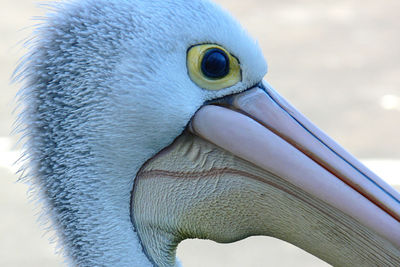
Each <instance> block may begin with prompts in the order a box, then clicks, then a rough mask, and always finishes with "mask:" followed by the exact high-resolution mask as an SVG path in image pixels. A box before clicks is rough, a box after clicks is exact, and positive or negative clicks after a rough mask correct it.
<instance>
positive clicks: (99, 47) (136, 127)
mask: <svg viewBox="0 0 400 267" xmlns="http://www.w3.org/2000/svg"><path fill="white" fill-rule="evenodd" d="M53 9H54V10H53V11H51V12H49V13H48V14H47V16H46V18H45V19H44V21H43V23H42V24H41V25H39V26H38V27H37V28H36V30H35V38H34V39H33V41H32V42H31V44H30V53H29V54H28V55H27V56H26V58H25V60H24V61H23V63H22V64H21V66H20V67H19V70H18V72H17V73H19V74H17V77H21V79H22V80H23V82H24V86H23V89H22V90H21V92H20V101H21V102H22V105H23V112H22V113H21V121H22V124H23V125H25V130H24V132H25V135H26V137H25V138H26V139H25V140H26V144H27V145H26V154H27V158H28V161H29V166H28V167H26V168H27V170H28V178H29V179H31V181H33V183H34V187H35V188H36V189H39V190H38V191H39V192H40V193H39V194H40V197H41V198H43V199H45V201H46V205H45V207H46V208H45V212H46V213H47V214H48V215H49V216H50V217H51V219H52V222H53V226H54V227H55V228H56V229H57V233H58V236H59V237H60V241H61V242H62V245H63V246H64V247H65V248H66V255H67V257H68V258H69V261H70V263H71V264H74V265H79V266H150V265H151V263H150V262H149V260H148V259H147V257H146V256H145V254H144V253H143V252H142V247H141V245H140V242H139V239H138V236H137V235H136V233H135V229H134V228H133V226H132V223H131V219H130V198H131V190H132V187H133V182H134V178H135V176H136V173H137V171H138V170H139V168H140V167H141V166H142V165H143V163H144V162H145V161H146V160H148V159H149V158H151V157H152V156H153V155H154V154H156V153H157V152H158V151H160V150H161V149H162V148H164V147H165V146H167V145H168V144H170V143H171V142H172V141H173V140H174V139H175V138H176V137H177V136H178V135H179V134H180V133H181V132H182V130H183V129H184V128H185V126H186V125H187V123H188V121H189V120H190V118H191V117H192V116H193V114H194V113H195V112H196V110H197V109H198V108H199V107H200V106H201V105H202V104H203V103H204V101H206V100H209V99H211V98H217V97H221V96H223V95H227V94H231V93H234V92H239V91H243V90H245V89H247V88H249V87H250V86H252V85H254V84H255V83H257V82H259V81H260V80H261V79H262V77H263V76H264V75H265V73H266V63H265V61H264V59H263V57H262V54H261V51H260V49H259V47H258V46H257V44H256V43H255V41H253V40H252V39H251V38H250V37H249V36H248V35H247V33H246V32H245V31H244V30H243V29H242V28H241V27H240V25H239V24H238V23H237V22H236V21H235V20H233V19H232V18H231V16H230V15H228V14H227V13H226V12H225V11H223V10H221V9H220V8H219V7H217V6H216V5H215V4H213V3H211V2H209V1H205V0H204V1H203V0H193V1H187V0H165V1H150V0H148V1H146V0H142V1H140V0H131V1H128V0H83V1H68V2H64V3H55V4H54V8H53ZM198 43H217V44H219V45H222V46H224V47H225V48H226V49H228V50H229V51H230V52H231V53H232V54H233V55H235V56H236V57H237V58H238V59H239V60H240V63H241V67H242V75H243V80H242V82H240V83H238V84H237V85H235V86H233V87H231V88H227V89H224V90H221V91H219V92H211V91H206V90H203V89H200V88H199V87H197V86H196V85H195V84H194V83H193V82H192V81H191V80H190V78H189V76H188V74H187V69H186V51H187V49H188V48H189V47H190V46H192V45H195V44H198ZM250 69H251V71H250ZM149 205H151V203H149Z"/></svg>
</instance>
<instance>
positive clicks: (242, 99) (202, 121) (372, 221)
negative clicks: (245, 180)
mask: <svg viewBox="0 0 400 267" xmlns="http://www.w3.org/2000/svg"><path fill="white" fill-rule="evenodd" d="M228 101H229V103H230V107H229V108H227V107H222V106H217V105H207V106H204V107H202V108H201V109H200V110H199V111H198V112H197V113H196V115H195V116H194V118H193V120H192V123H191V130H192V132H194V133H195V134H197V135H199V136H201V137H203V138H204V139H206V140H208V141H210V142H212V143H214V144H215V145H217V146H219V147H221V148H223V149H225V150H227V151H229V152H231V153H233V154H235V155H236V156H239V157H241V158H243V159H245V160H247V161H249V162H252V163H253V164H255V165H257V166H258V167H260V168H263V169H264V170H267V171H269V172H271V173H273V174H275V175H277V176H279V177H281V178H282V179H285V180H287V181H288V182H290V183H292V184H293V185H295V186H297V187H298V188H299V189H302V190H304V191H306V192H308V193H309V194H312V195H313V196H315V197H317V198H319V199H320V200H321V201H324V202H325V203H327V204H329V205H331V206H333V207H335V208H337V209H339V210H341V211H342V212H344V213H346V214H347V215H349V216H351V217H353V218H354V219H355V220H357V221H359V222H360V223H361V224H363V225H365V226H367V227H368V228H369V229H371V230H373V231H375V232H376V233H377V234H379V235H381V236H382V237H383V238H385V239H387V240H388V241H390V242H391V243H392V244H393V245H394V246H395V247H397V248H400V194H399V193H398V192H397V191H396V190H395V189H393V188H392V187H391V186H390V185H388V184H386V183H385V182H384V181H383V180H382V179H380V178H379V177H378V176H376V175H375V174H374V173H372V172H371V171H370V170H369V169H367V168H366V167H365V166H364V165H362V164H361V163H360V162H359V161H358V160H357V159H355V158H354V157H353V156H352V155H350V154H349V153H348V152H347V151H345V150H344V149H343V148H342V147H341V146H339V145H338V144H337V143H336V142H335V141H333V140H332V139H331V138H329V137H328V136H327V135H326V134H325V133H323V132H322V131H321V130H320V129H318V127H316V126H315V125H314V124H312V123H311V122H310V121H309V120H308V119H307V118H306V117H304V116H303V115H302V114H301V113H300V112H298V111H297V110H296V109H295V108H294V107H292V106H291V105H290V104H289V103H287V102H286V101H285V100H284V99H283V98H282V97H281V96H280V95H279V94H278V93H277V92H276V91H275V90H274V89H272V87H271V86H270V85H268V84H267V83H264V84H262V85H259V86H257V87H254V88H252V89H250V90H247V91H245V92H243V93H240V94H237V95H233V96H230V97H229V98H228Z"/></svg>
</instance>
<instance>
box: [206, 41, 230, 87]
mask: <svg viewBox="0 0 400 267" xmlns="http://www.w3.org/2000/svg"><path fill="white" fill-rule="evenodd" d="M201 71H202V72H203V74H204V75H205V76H207V77H209V78H213V79H219V78H223V77H225V76H226V75H227V74H228V73H229V58H228V56H227V55H226V53H225V52H224V51H222V50H220V49H216V48H214V49H210V50H208V51H207V52H206V54H205V55H204V57H203V61H202V62H201Z"/></svg>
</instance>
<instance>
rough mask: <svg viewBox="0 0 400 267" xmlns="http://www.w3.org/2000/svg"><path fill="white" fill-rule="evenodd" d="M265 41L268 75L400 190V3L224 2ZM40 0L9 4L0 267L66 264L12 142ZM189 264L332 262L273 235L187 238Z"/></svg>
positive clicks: (0, 56) (0, 84)
mask: <svg viewBox="0 0 400 267" xmlns="http://www.w3.org/2000/svg"><path fill="white" fill-rule="evenodd" d="M216 1H217V2H218V3H220V4H221V5H223V6H224V7H225V8H226V9H228V10H229V11H230V12H231V13H232V14H233V15H234V16H236V17H237V18H238V19H239V20H240V21H241V22H242V24H243V25H244V26H245V27H246V28H247V29H248V30H249V32H250V33H251V34H252V35H253V36H254V37H255V38H256V39H258V40H259V42H260V44H261V47H262V49H263V51H264V55H265V57H266V58H267V60H268V62H269V73H268V75H267V76H266V79H267V80H268V81H269V82H270V83H271V84H272V85H273V86H274V87H275V89H277V90H278V91H279V92H280V93H281V94H282V95H283V96H285V97H286V98H287V99H288V100H289V101H290V102H292V104H294V105H295V106H297V107H298V109H299V110H301V111H302V112H303V113H304V114H305V115H306V116H307V117H309V118H310V119H311V120H312V121H314V122H315V123H316V124H317V125H318V126H319V127H320V128H322V129H323V130H324V131H326V132H327V133H328V134H329V135H330V136H331V137H333V138H334V139H335V140H337V141H338V142H339V143H340V144H342V145H343V146H344V147H345V148H347V149H348V150H350V151H351V152H352V153H353V154H355V156H356V157H357V158H360V159H362V161H363V162H364V163H365V164H367V166H369V167H370V168H371V169H373V170H374V171H375V172H377V173H378V174H380V175H381V177H383V178H384V179H386V180H387V181H388V182H389V183H391V184H392V185H395V186H397V188H399V187H398V186H399V185H400V17H399V14H400V1H398V0H385V1H381V0H363V1H361V0H324V1H320V0H279V1H278V0H275V1H272V0H246V1H242V0H216ZM38 3H43V2H41V1H32V0H1V7H0V40H1V42H0V88H1V91H0V211H1V214H2V215H1V217H0V266H61V265H62V262H63V260H62V258H61V257H60V256H57V255H55V253H54V251H55V246H54V245H52V244H49V241H48V240H49V237H50V235H46V234H44V231H42V230H41V229H40V228H41V227H40V226H39V225H38V223H37V222H36V218H37V216H36V214H35V213H36V211H38V208H35V206H34V205H33V204H32V203H29V201H28V200H27V193H26V191H27V187H26V186H25V185H23V184H20V183H16V180H17V176H16V175H15V174H14V172H15V167H13V166H12V163H13V162H14V161H15V160H16V159H17V158H18V155H19V150H18V147H14V146H13V145H14V143H15V142H16V140H17V139H18V137H17V136H10V135H9V134H10V132H11V129H12V123H13V120H14V117H13V116H12V110H13V109H14V107H15V103H14V96H15V94H16V92H17V90H18V85H15V84H10V76H11V74H12V72H13V70H14V68H15V67H16V64H17V61H18V59H19V58H20V57H21V56H22V55H23V54H24V52H25V51H24V49H23V48H22V41H23V40H24V39H26V38H27V37H29V34H30V32H31V27H29V26H32V25H34V24H36V23H37V21H35V20H32V17H34V16H40V15H43V14H44V10H43V9H41V8H38ZM178 256H179V257H180V259H181V260H182V262H183V263H184V266H185V267H195V266H232V267H234V266H327V264H325V263H323V262H322V261H320V260H318V259H316V258H315V257H313V256H312V255H309V254H307V253H306V252H303V251H301V250H300V249H298V248H296V247H294V246H291V245H289V244H287V243H284V242H282V241H279V240H275V239H272V238H268V237H253V238H249V239H246V240H243V241H241V242H237V243H234V244H229V245H226V244H224V245H221V244H216V243H213V242H210V241H201V240H194V241H193V240H188V241H184V242H183V243H182V244H181V245H180V246H179V248H178Z"/></svg>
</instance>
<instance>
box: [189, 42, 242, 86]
mask: <svg viewBox="0 0 400 267" xmlns="http://www.w3.org/2000/svg"><path fill="white" fill-rule="evenodd" d="M187 68H188V72H189V77H190V78H191V79H192V81H193V82H194V83H196V84H197V85H198V86H199V87H201V88H203V89H206V90H221V89H224V88H228V87H231V86H233V85H235V84H236V83H238V82H240V81H241V80H242V73H241V70H240V64H239V61H238V60H237V59H236V58H235V57H234V56H232V55H231V54H230V53H229V52H228V51H226V49H224V48H223V47H221V46H219V45H215V44H202V45H196V46H192V47H191V48H189V50H188V53H187Z"/></svg>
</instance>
